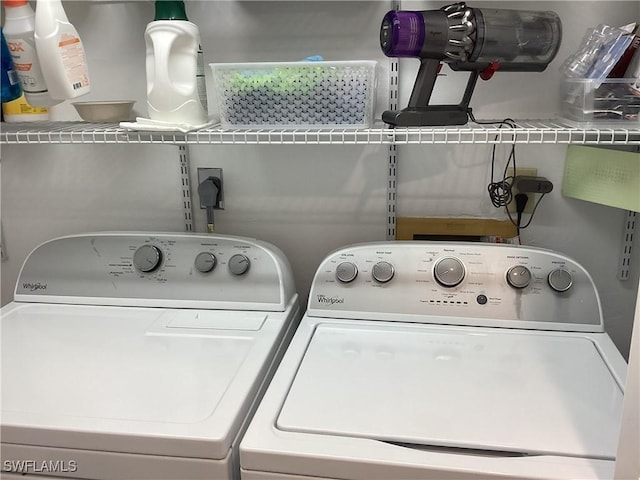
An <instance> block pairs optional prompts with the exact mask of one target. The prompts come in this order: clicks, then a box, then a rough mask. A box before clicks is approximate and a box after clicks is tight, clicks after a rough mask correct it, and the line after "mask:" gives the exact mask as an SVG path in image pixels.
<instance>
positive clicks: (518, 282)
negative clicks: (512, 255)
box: [507, 265, 531, 288]
mask: <svg viewBox="0 0 640 480" xmlns="http://www.w3.org/2000/svg"><path fill="white" fill-rule="evenodd" d="M507 283H508V284H509V285H511V286H512V287H513V288H524V287H526V286H527V285H529V283H531V272H530V271H529V269H528V268H527V267H525V266H523V265H516V266H515V267H511V268H510V269H509V270H508V271H507Z"/></svg>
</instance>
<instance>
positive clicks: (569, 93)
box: [561, 78, 640, 127]
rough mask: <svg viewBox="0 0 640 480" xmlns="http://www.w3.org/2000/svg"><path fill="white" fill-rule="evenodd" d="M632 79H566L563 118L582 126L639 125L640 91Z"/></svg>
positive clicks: (563, 90)
mask: <svg viewBox="0 0 640 480" xmlns="http://www.w3.org/2000/svg"><path fill="white" fill-rule="evenodd" d="M634 82H635V83H637V80H635V79H632V78H607V79H604V80H591V79H565V80H564V81H563V83H562V91H561V100H562V115H563V117H564V118H566V119H568V120H572V121H575V122H580V123H581V124H592V125H602V124H614V125H618V126H633V127H637V126H639V125H640V117H639V116H638V113H640V88H638V87H637V86H634Z"/></svg>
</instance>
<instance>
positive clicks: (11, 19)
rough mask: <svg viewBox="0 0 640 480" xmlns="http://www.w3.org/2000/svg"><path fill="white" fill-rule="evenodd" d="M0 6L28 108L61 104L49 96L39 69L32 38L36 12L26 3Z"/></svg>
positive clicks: (6, 0)
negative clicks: (2, 8) (2, 9)
mask: <svg viewBox="0 0 640 480" xmlns="http://www.w3.org/2000/svg"><path fill="white" fill-rule="evenodd" d="M2 3H3V5H4V11H5V20H4V27H3V29H4V36H5V38H6V40H7V44H8V45H9V51H10V52H11V57H12V58H13V63H14V65H15V66H16V71H17V73H18V76H19V77H20V82H21V83H22V91H23V92H24V97H25V99H26V101H27V103H28V105H31V106H32V107H50V106H52V105H55V104H57V103H60V102H61V101H62V100H54V99H52V98H51V97H50V96H49V92H48V89H47V84H46V82H45V81H44V76H43V74H42V69H41V68H40V61H39V59H38V53H37V50H36V41H35V37H34V33H35V23H36V22H35V17H36V14H35V12H34V11H33V9H32V8H31V6H30V5H29V2H28V1H27V0H3V2H2ZM23 104H24V102H23ZM5 118H6V115H5Z"/></svg>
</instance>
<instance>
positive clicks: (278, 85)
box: [210, 61, 376, 128]
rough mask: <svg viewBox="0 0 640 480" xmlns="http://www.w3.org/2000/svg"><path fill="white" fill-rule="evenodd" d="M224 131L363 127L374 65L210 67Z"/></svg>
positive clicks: (367, 121)
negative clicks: (233, 129)
mask: <svg viewBox="0 0 640 480" xmlns="http://www.w3.org/2000/svg"><path fill="white" fill-rule="evenodd" d="M210 66H211V70H212V72H213V79H214V83H215V88H216V96H217V100H218V108H219V111H220V119H221V122H222V126H223V127H225V128H297V127H305V128H333V127H340V128H367V127H369V126H370V125H371V122H372V117H373V109H374V100H375V79H376V62H375V61H337V62H324V61H323V62H286V63H276V62H261V63H212V64H210Z"/></svg>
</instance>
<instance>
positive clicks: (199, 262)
mask: <svg viewBox="0 0 640 480" xmlns="http://www.w3.org/2000/svg"><path fill="white" fill-rule="evenodd" d="M216 263H217V260H216V256H215V255H214V254H213V253H211V252H200V253H199V254H198V255H197V256H196V260H195V262H194V265H195V267H196V270H198V271H199V272H200V273H209V272H210V271H212V270H213V269H214V268H216Z"/></svg>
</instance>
